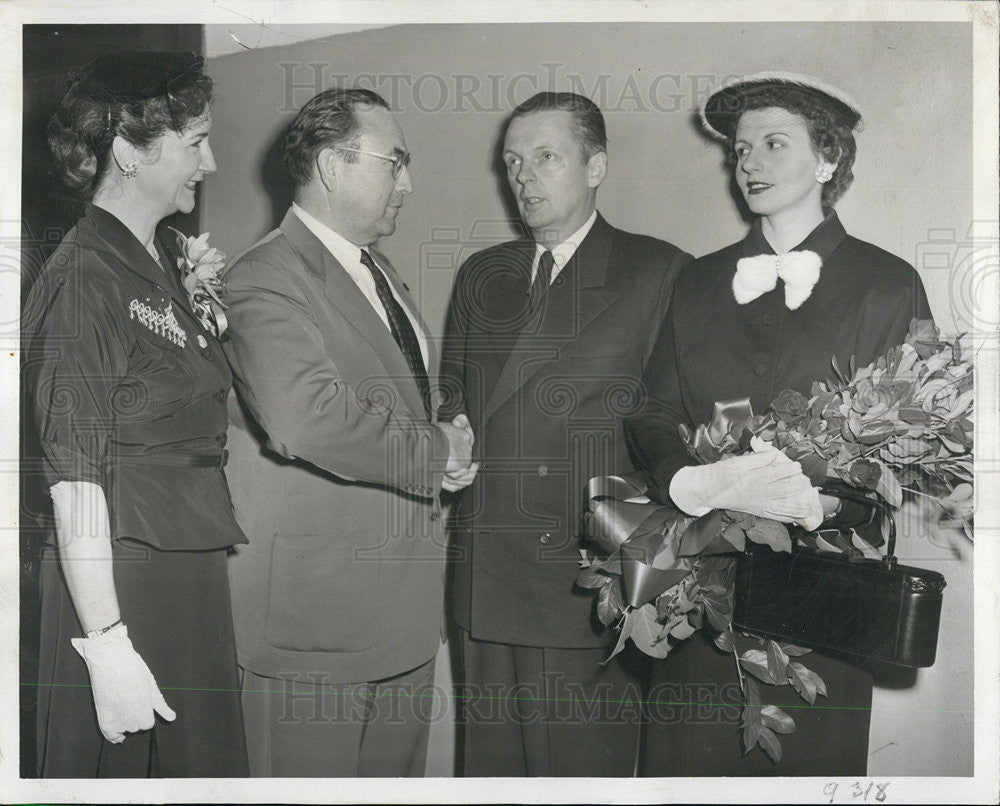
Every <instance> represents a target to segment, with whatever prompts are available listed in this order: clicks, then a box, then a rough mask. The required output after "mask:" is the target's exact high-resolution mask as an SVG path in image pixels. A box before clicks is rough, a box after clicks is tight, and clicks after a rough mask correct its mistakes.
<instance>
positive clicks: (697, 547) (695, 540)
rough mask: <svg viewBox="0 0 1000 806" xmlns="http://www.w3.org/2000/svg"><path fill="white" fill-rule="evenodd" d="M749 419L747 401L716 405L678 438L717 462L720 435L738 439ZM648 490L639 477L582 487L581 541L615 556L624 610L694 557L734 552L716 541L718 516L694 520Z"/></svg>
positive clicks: (679, 573) (678, 576)
mask: <svg viewBox="0 0 1000 806" xmlns="http://www.w3.org/2000/svg"><path fill="white" fill-rule="evenodd" d="M751 417H753V410H752V409H751V407H750V400H749V398H742V399H741V400H730V401H721V402H718V403H716V404H715V409H714V411H713V413H712V420H711V421H710V422H709V423H708V424H707V425H700V426H698V428H697V430H696V431H695V432H694V434H693V435H691V432H690V430H689V429H687V433H686V434H684V435H683V436H684V439H685V441H686V442H688V443H689V444H692V445H693V446H694V448H695V450H697V451H698V455H699V456H705V457H711V456H713V454H714V455H715V456H716V458H717V457H718V456H721V451H720V445H721V443H722V442H723V441H724V439H725V438H726V436H727V435H728V436H731V437H733V438H735V439H738V435H739V433H740V432H741V430H742V426H743V424H744V423H745V422H746V421H747V420H748V419H749V418H751ZM734 434H735V435H736V436H734ZM709 461H713V460H712V459H709ZM648 489H649V488H648V487H647V485H646V482H645V480H644V478H643V474H642V473H641V472H635V473H628V474H624V475H621V476H595V477H594V478H592V479H591V480H590V481H589V482H587V501H588V509H589V512H588V515H587V537H589V538H590V539H591V540H593V541H594V542H595V543H597V545H599V546H600V547H601V548H602V549H604V550H605V551H606V552H608V554H614V553H615V552H616V551H617V552H621V563H622V578H623V580H624V582H625V598H626V601H627V602H628V604H629V606H630V607H642V606H643V605H644V604H646V603H647V602H651V601H653V600H654V599H655V598H656V597H657V596H659V595H660V594H661V593H663V592H664V591H665V590H667V589H668V588H670V587H672V586H673V585H676V584H677V583H678V582H680V581H681V580H682V579H684V577H686V576H687V575H688V574H689V573H691V566H692V562H693V560H692V558H693V557H694V556H695V555H699V554H701V555H706V554H728V553H731V552H733V551H735V548H734V546H733V545H732V544H731V543H730V542H729V541H727V540H725V539H724V538H723V537H722V536H721V535H722V531H723V530H724V529H725V526H726V522H725V521H724V520H723V513H722V512H720V511H717V510H716V511H713V512H709V513H708V514H707V515H703V516H702V517H700V518H697V519H695V518H692V517H691V516H688V515H685V514H684V513H683V512H681V511H679V510H678V509H676V508H674V507H672V506H667V505H664V504H657V503H656V502H655V501H651V500H650V499H649V496H648V495H647V494H646V493H647V492H648Z"/></svg>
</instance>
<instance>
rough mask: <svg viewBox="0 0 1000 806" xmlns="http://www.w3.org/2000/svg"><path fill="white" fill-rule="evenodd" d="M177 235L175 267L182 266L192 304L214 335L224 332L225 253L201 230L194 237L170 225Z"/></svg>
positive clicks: (184, 281)
mask: <svg viewBox="0 0 1000 806" xmlns="http://www.w3.org/2000/svg"><path fill="white" fill-rule="evenodd" d="M170 229H172V230H173V231H174V233H175V234H176V235H177V248H178V249H179V250H180V253H181V256H180V257H178V258H177V267H178V268H179V269H180V270H181V282H182V283H183V285H184V288H185V290H186V291H187V293H188V299H189V300H190V302H191V308H192V310H193V311H194V312H195V314H196V315H197V316H198V319H199V320H200V321H201V323H202V325H204V327H205V329H206V330H208V331H209V332H211V333H213V334H214V335H215V336H216V338H218V337H219V336H221V335H222V334H223V332H225V330H226V327H227V324H228V323H227V322H226V315H225V313H223V310H224V309H225V307H226V306H225V304H224V303H223V302H222V299H221V298H220V296H221V295H222V294H224V293H225V292H226V285H225V282H224V281H223V280H222V278H221V277H220V274H221V272H222V269H223V268H224V267H225V265H226V255H225V253H224V252H220V251H219V250H218V249H216V248H215V247H214V246H209V245H208V235H209V233H207V232H203V233H202V234H201V235H199V236H198V237H197V238H195V237H194V236H188V235H185V234H184V233H182V232H178V231H177V230H175V229H174V228H173V227H171V228H170Z"/></svg>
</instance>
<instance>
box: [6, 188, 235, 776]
mask: <svg viewBox="0 0 1000 806" xmlns="http://www.w3.org/2000/svg"><path fill="white" fill-rule="evenodd" d="M158 248H159V251H160V262H161V264H162V265H163V267H164V268H165V271H164V270H163V269H161V268H160V266H158V265H157V263H156V261H154V260H153V259H152V258H151V257H150V256H149V254H148V253H147V252H146V250H145V248H143V246H142V245H141V244H140V243H139V241H138V240H137V239H136V238H135V237H134V236H133V235H132V234H131V232H129V231H128V230H127V229H126V228H125V226H124V225H123V224H122V223H121V222H120V221H119V220H118V219H117V218H115V217H114V216H113V215H111V214H110V213H108V212H106V211H104V210H102V209H100V208H97V207H94V206H91V205H88V206H87V208H86V211H85V214H84V216H83V217H82V218H81V219H80V220H79V222H78V223H77V225H76V227H75V228H74V229H72V230H71V231H70V232H69V233H68V234H67V236H66V238H65V239H63V241H62V243H61V244H60V246H59V248H58V249H57V250H56V252H55V253H54V254H53V255H52V257H51V258H50V260H49V261H48V263H47V264H46V267H45V269H44V270H43V272H42V274H41V276H40V277H39V279H38V280H37V282H36V284H35V286H34V287H33V288H32V291H31V294H30V296H29V298H28V302H27V304H26V307H25V311H24V317H25V328H24V330H25V333H26V336H27V338H26V344H27V349H28V355H27V359H26V363H25V372H26V374H27V388H28V389H29V390H30V391H31V393H32V395H33V398H34V414H35V424H36V426H37V428H38V432H39V436H40V441H41V445H42V451H43V461H42V472H43V473H44V474H45V482H46V484H47V485H49V486H51V485H53V484H55V483H56V482H58V481H60V480H65V481H86V482H92V483H94V484H97V485H100V486H101V487H102V488H103V490H104V494H105V498H106V499H107V503H108V511H109V516H110V524H111V538H112V551H113V558H114V577H115V587H116V592H117V596H118V600H119V605H120V608H121V614H122V620H123V621H124V622H125V624H126V625H127V626H128V631H129V637H130V638H131V639H132V643H133V645H134V647H135V650H136V651H137V652H138V653H139V655H140V656H141V657H142V658H143V660H144V661H145V662H146V664H147V666H148V667H149V669H150V671H151V672H152V674H153V676H154V677H155V678H156V681H157V683H158V684H159V687H160V689H161V691H162V692H163V695H164V698H165V699H166V701H167V703H168V704H169V705H170V706H171V707H172V708H173V709H174V710H175V711H176V712H177V718H176V720H175V721H174V722H172V723H168V722H165V721H163V720H162V719H160V718H159V717H157V720H156V726H155V727H154V728H153V729H151V730H148V731H142V732H140V733H137V734H128V735H127V736H126V739H125V741H124V742H123V743H121V744H111V743H110V742H108V741H106V740H105V739H104V738H103V737H102V735H101V733H100V732H99V729H98V725H97V719H96V714H95V711H94V705H93V701H92V697H91V691H90V679H89V676H88V673H87V668H86V665H85V664H84V662H83V660H82V659H81V658H80V657H79V655H78V654H77V653H76V651H75V650H74V649H73V648H72V646H71V644H70V639H71V638H73V637H77V636H80V635H81V634H82V631H81V626H80V623H79V621H78V619H77V617H76V613H75V611H74V609H73V604H72V601H71V599H70V596H69V591H68V589H67V587H66V583H65V580H64V578H63V575H62V572H61V569H60V566H59V559H58V553H57V550H56V548H55V546H54V545H51V546H48V547H46V549H45V550H44V552H43V557H42V571H41V588H42V616H41V644H40V663H39V665H40V671H39V681H38V682H39V705H38V760H39V762H38V763H39V775H41V776H43V777H53V778H77V777H79V778H88V777H94V776H100V777H145V776H164V777H173V776H203V777H215V776H243V775H246V774H247V762H246V749H245V743H244V738H243V721H242V716H241V713H240V706H239V695H238V691H239V681H238V677H237V667H236V652H235V645H234V641H233V625H232V608H231V604H230V597H229V578H228V573H227V564H226V556H227V551H228V547H229V546H232V545H234V544H236V543H244V542H246V538H245V537H244V536H243V533H242V532H241V531H240V529H239V527H238V526H237V524H236V521H235V519H234V516H233V511H232V504H231V502H230V498H229V489H228V487H227V485H226V480H225V476H224V473H223V470H222V467H223V465H224V463H225V452H224V449H223V447H224V444H225V438H226V437H225V434H226V427H227V415H226V398H227V396H228V393H229V388H230V385H231V376H230V372H229V368H228V365H227V364H226V361H225V358H224V356H223V353H222V350H221V349H220V347H219V345H218V343H217V341H216V340H215V338H214V337H213V336H212V334H211V333H209V332H207V331H205V330H204V329H203V328H202V327H201V325H200V324H199V323H198V321H197V319H196V318H195V317H194V316H193V315H192V313H191V311H190V308H189V307H188V302H187V298H186V294H185V292H184V290H183V288H182V286H181V285H180V282H179V276H178V271H177V269H176V262H175V259H174V258H173V257H172V256H171V255H170V254H169V253H167V252H166V250H165V249H164V247H163V245H162V244H158Z"/></svg>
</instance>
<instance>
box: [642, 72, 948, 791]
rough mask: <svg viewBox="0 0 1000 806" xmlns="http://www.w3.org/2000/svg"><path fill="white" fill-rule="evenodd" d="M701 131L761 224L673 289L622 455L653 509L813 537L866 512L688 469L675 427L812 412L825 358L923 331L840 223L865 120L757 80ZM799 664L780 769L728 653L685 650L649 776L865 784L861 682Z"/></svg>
mask: <svg viewBox="0 0 1000 806" xmlns="http://www.w3.org/2000/svg"><path fill="white" fill-rule="evenodd" d="M701 117H702V122H703V124H704V127H705V129H706V131H707V132H708V133H709V134H710V135H712V136H713V137H715V138H718V139H719V140H721V141H723V142H724V144H725V146H726V147H727V149H728V150H729V152H730V154H731V155H732V159H733V170H734V174H735V180H736V185H737V186H738V187H739V190H740V192H741V194H742V196H743V198H744V200H745V201H746V205H747V207H748V208H749V209H750V212H751V213H752V214H754V216H756V218H755V219H754V222H753V225H752V226H751V228H750V232H749V233H748V234H747V236H746V237H745V238H744V239H743V240H742V241H740V242H738V243H735V244H732V245H731V246H727V247H726V248H724V249H722V250H720V251H718V252H714V253H712V254H710V255H707V256H705V257H703V258H700V259H698V260H696V261H694V262H693V263H691V264H690V265H689V266H688V267H687V268H686V269H685V270H684V271H683V272H682V273H681V275H680V277H679V278H678V280H677V284H676V286H675V288H674V295H673V299H672V303H671V309H670V312H669V313H668V316H667V318H666V320H665V322H664V326H663V329H662V331H661V335H660V337H659V342H658V345H657V348H656V350H655V351H654V354H653V356H652V357H651V359H650V361H649V364H648V376H647V377H646V379H645V381H646V385H647V391H648V393H649V404H648V405H647V406H646V408H645V409H644V411H643V412H642V413H641V414H640V415H638V416H636V417H635V418H633V419H632V420H631V421H630V422H629V423H628V425H627V430H628V433H629V438H630V441H631V443H632V445H633V447H634V449H635V451H636V453H637V454H638V456H639V458H640V461H641V463H642V464H643V466H644V467H645V468H646V470H647V471H648V473H649V475H650V478H651V482H652V484H653V487H654V491H653V494H654V497H656V498H657V499H658V500H660V501H662V502H664V503H673V504H674V505H675V506H677V507H678V508H679V509H682V510H684V511H686V512H688V513H689V514H692V515H702V514H704V513H705V512H708V511H710V510H711V509H717V508H725V509H731V510H736V511H745V512H750V513H753V514H758V515H767V516H768V517H772V518H777V519H778V520H782V521H785V522H788V523H798V524H801V525H805V526H806V527H808V528H811V529H814V528H816V527H817V526H818V525H819V524H820V523H821V522H823V521H824V520H825V523H824V526H826V527H836V526H846V525H849V524H851V523H852V522H856V521H857V519H858V518H859V517H860V516H862V515H865V514H867V513H865V511H864V510H865V508H864V507H863V505H853V506H854V507H857V509H853V508H852V505H850V504H849V503H848V502H839V501H838V499H835V498H829V497H826V496H823V497H820V496H819V495H818V493H817V491H816V490H815V488H812V487H811V485H809V484H808V482H807V481H806V480H805V476H804V475H803V474H802V472H801V469H800V468H798V467H797V466H796V467H795V468H794V470H795V472H794V474H792V476H789V475H788V473H787V472H783V471H779V470H778V469H777V468H776V467H774V466H771V465H767V466H766V467H763V468H762V467H760V466H759V465H761V462H762V461H763V459H762V457H760V456H759V455H757V456H746V457H738V458H737V459H734V460H731V461H727V462H723V463H720V464H718V465H705V466H693V465H694V460H693V459H691V458H690V457H689V456H688V455H687V452H686V451H685V448H684V445H683V444H682V443H681V441H680V438H679V437H678V433H677V426H678V425H679V424H680V423H684V424H686V425H688V426H697V425H698V424H700V423H704V422H708V421H709V420H710V419H711V416H712V410H713V404H714V403H715V402H716V401H724V400H733V399H737V398H743V397H749V399H750V402H751V404H752V406H753V409H754V411H755V412H758V413H759V412H763V411H764V410H765V409H766V407H767V406H768V404H769V403H770V402H771V401H772V400H774V399H775V398H776V397H777V396H778V395H779V394H780V393H781V392H782V391H783V390H785V389H792V390H796V391H798V392H801V393H802V394H804V395H806V396H808V395H809V393H810V389H811V385H812V382H813V381H814V380H819V379H822V378H825V377H827V376H829V375H830V373H831V369H830V367H831V358H832V357H833V356H836V358H837V361H838V363H839V365H840V366H841V367H847V366H849V362H850V360H851V357H852V356H853V357H854V360H855V361H856V362H857V365H858V366H864V365H866V364H868V363H870V362H871V361H873V360H874V359H875V358H877V357H878V356H879V355H881V354H882V353H884V352H885V351H886V350H887V349H889V348H890V347H892V346H894V345H897V344H901V343H902V342H903V340H904V338H905V336H906V333H907V330H908V327H909V324H910V320H911V319H912V318H914V317H919V318H930V313H929V308H928V304H927V298H926V296H925V294H924V290H923V286H922V285H921V282H920V278H919V277H918V276H917V273H916V272H915V271H914V269H913V268H912V267H911V266H910V265H908V264H907V263H906V262H905V261H903V260H901V259H900V258H898V257H896V256H895V255H892V254H890V253H888V252H886V251H884V250H882V249H879V248H878V247H876V246H873V245H872V244H869V243H865V242H863V241H860V240H858V239H856V238H852V237H851V236H850V235H848V234H847V233H846V232H845V230H844V227H843V225H842V224H841V223H840V219H839V218H838V217H837V214H836V213H835V212H834V210H833V206H834V204H835V203H836V202H837V200H838V199H839V198H840V196H841V195H842V194H843V193H844V191H846V190H847V188H848V187H849V186H850V184H851V181H852V179H853V174H852V172H851V167H852V165H853V164H854V155H855V139H854V133H855V132H856V131H857V130H858V129H859V127H860V123H861V114H860V112H859V111H858V107H857V104H855V103H854V101H853V100H851V98H849V97H848V96H847V95H845V94H844V93H842V92H840V91H839V90H837V89H836V88H834V87H831V86H829V85H827V84H825V83H823V82H821V81H819V80H817V79H813V78H810V77H808V76H800V75H794V74H784V73H760V74H757V75H752V76H748V77H746V78H743V79H740V80H737V81H734V82H732V83H729V84H726V85H724V86H722V87H720V88H718V89H716V90H714V91H713V92H712V93H711V94H710V95H709V97H708V98H707V99H706V101H705V103H704V104H703V106H702V109H701ZM740 463H746V464H747V467H746V468H745V472H742V470H741V468H740V467H737V465H738V464H740ZM791 464H794V463H791ZM782 465H786V462H782ZM733 471H737V472H735V473H734V472H733ZM785 471H787V466H786V467H785ZM800 660H802V661H803V662H804V663H805V665H806V666H807V667H808V668H810V669H812V670H813V671H815V672H816V673H817V674H819V675H820V677H822V679H823V680H824V682H825V684H826V689H827V692H828V696H827V697H822V696H821V697H818V698H817V701H816V705H815V706H814V707H808V706H807V705H806V703H805V701H804V700H802V699H801V698H799V696H798V695H797V694H796V692H795V691H794V690H793V689H792V687H791V686H788V685H786V686H778V687H769V686H762V689H764V692H763V696H764V698H765V700H764V702H765V703H773V704H774V705H777V706H779V707H786V706H787V709H788V710H787V713H789V714H790V715H791V716H792V717H793V718H794V720H795V724H796V729H795V733H793V734H791V735H789V736H786V737H783V738H782V750H783V757H782V759H781V761H780V763H778V764H775V763H773V762H772V761H771V760H770V758H769V757H768V756H766V755H765V754H764V752H762V750H761V749H754V750H753V752H751V753H749V754H748V755H744V754H743V747H742V745H741V731H740V719H741V715H742V714H741V710H742V709H741V708H740V707H739V703H741V702H742V699H741V695H740V690H739V686H738V684H737V681H736V670H735V668H734V662H733V658H732V656H731V654H730V655H727V654H723V653H722V652H720V651H719V650H717V649H716V648H715V647H714V645H713V644H712V642H711V640H710V638H708V637H706V636H704V635H703V634H702V633H697V634H695V635H694V636H692V637H691V638H690V639H689V640H687V641H686V642H683V643H682V644H680V645H679V646H678V647H677V648H676V649H674V650H673V651H672V652H671V654H670V656H669V657H668V658H667V659H666V660H665V661H662V662H660V663H658V664H656V666H655V671H654V672H653V680H652V688H651V693H650V724H649V726H648V735H647V742H646V748H645V753H644V758H643V764H642V771H643V773H644V774H645V775H670V776H741V775H864V774H865V770H866V767H867V762H868V728H869V722H870V708H871V701H872V678H871V675H870V674H869V672H867V671H863V670H862V669H860V668H858V667H857V666H855V665H853V664H852V663H851V662H849V661H848V660H844V659H841V658H835V657H833V656H831V655H827V654H822V653H819V652H813V653H810V654H809V655H807V656H805V657H804V658H801V659H800Z"/></svg>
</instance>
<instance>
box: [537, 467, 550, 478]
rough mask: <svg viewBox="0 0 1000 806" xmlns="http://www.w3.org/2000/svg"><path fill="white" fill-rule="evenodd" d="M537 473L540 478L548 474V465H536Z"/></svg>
mask: <svg viewBox="0 0 1000 806" xmlns="http://www.w3.org/2000/svg"><path fill="white" fill-rule="evenodd" d="M538 475H539V476H541V477H542V478H544V477H545V476H547V475H549V468H548V466H547V465H539V466H538Z"/></svg>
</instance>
